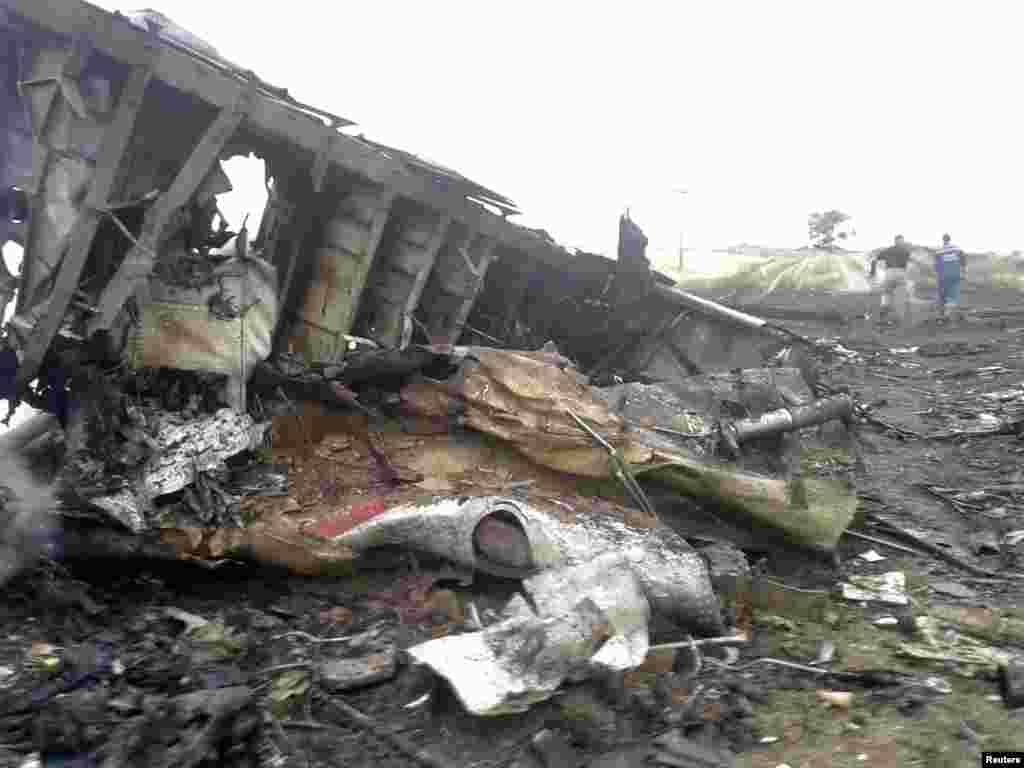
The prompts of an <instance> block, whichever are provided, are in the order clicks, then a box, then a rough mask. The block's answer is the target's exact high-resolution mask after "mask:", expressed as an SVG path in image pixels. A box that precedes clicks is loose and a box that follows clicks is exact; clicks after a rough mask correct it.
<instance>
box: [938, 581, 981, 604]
mask: <svg viewBox="0 0 1024 768" xmlns="http://www.w3.org/2000/svg"><path fill="white" fill-rule="evenodd" d="M928 587H929V588H930V589H931V590H932V591H933V592H937V593H939V594H940V595H946V596H947V597H956V598H959V599H961V600H970V599H973V598H976V597H977V596H978V593H977V592H975V591H974V590H973V589H971V588H970V587H965V586H964V585H963V584H957V583H956V582H955V581H937V582H934V583H931V584H929V585H928Z"/></svg>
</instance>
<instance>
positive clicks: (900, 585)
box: [842, 571, 910, 605]
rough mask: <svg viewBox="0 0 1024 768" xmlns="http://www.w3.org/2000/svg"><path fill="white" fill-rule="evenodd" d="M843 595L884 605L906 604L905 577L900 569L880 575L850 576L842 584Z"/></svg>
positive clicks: (907, 600) (847, 597) (907, 599)
mask: <svg viewBox="0 0 1024 768" xmlns="http://www.w3.org/2000/svg"><path fill="white" fill-rule="evenodd" d="M842 588H843V597H844V598H845V599H847V600H856V601H863V602H870V603H884V604H886V605H907V604H909V602H910V599H909V598H908V597H907V593H906V590H907V578H906V576H905V575H904V574H903V572H902V571H890V572H888V573H883V574H881V575H880V576H851V577H850V578H849V582H847V583H844V584H843V585H842Z"/></svg>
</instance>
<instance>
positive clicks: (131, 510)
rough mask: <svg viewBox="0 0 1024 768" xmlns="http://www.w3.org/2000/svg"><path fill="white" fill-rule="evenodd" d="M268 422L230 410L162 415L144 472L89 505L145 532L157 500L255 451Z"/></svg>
mask: <svg viewBox="0 0 1024 768" xmlns="http://www.w3.org/2000/svg"><path fill="white" fill-rule="evenodd" d="M268 426H269V425H268V424H258V423H256V422H255V421H254V420H253V419H252V417H250V416H249V415H248V414H240V413H237V412H235V411H233V410H231V409H230V408H223V409H221V410H220V411H218V412H217V413H216V414H214V415H213V416H210V417H206V418H200V419H194V420H185V419H183V418H181V417H180V416H176V415H174V414H169V413H160V414H159V415H158V417H157V422H156V424H155V425H154V427H155V437H154V438H153V444H154V447H155V448H156V452H155V454H154V456H153V457H152V458H151V459H150V460H149V461H148V462H147V463H146V465H145V467H144V468H143V471H142V473H141V476H140V477H139V478H138V479H137V480H136V481H135V482H134V483H133V484H132V485H131V486H130V487H128V488H126V489H125V490H123V491H121V492H119V493H116V494H113V495H110V496H101V497H96V498H92V499H90V500H89V503H90V504H92V505H93V506H95V507H97V508H99V509H101V510H103V511H104V512H106V513H107V514H108V515H109V516H110V517H111V518H113V519H114V520H116V521H118V522H119V523H121V524H122V525H124V526H125V527H127V528H129V529H131V530H133V531H136V532H142V531H145V530H147V529H149V528H151V527H153V526H152V523H151V520H150V515H151V513H152V510H153V501H154V499H156V498H157V497H158V496H163V495H166V494H169V493H174V492H175V491H180V490H181V489H183V488H184V487H185V486H187V485H189V484H190V483H192V482H194V481H195V479H196V477H197V476H198V475H199V474H200V473H202V472H208V471H211V470H214V469H218V468H220V467H221V466H222V464H223V462H224V460H225V459H228V458H230V457H232V456H234V455H236V454H238V453H241V452H242V451H245V450H254V449H255V448H257V447H258V446H259V445H260V444H261V443H262V441H263V435H264V433H265V432H266V429H267V427H268Z"/></svg>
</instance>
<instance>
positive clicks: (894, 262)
mask: <svg viewBox="0 0 1024 768" xmlns="http://www.w3.org/2000/svg"><path fill="white" fill-rule="evenodd" d="M880 261H881V262H882V263H883V264H885V276H884V277H883V278H882V285H881V288H880V290H881V291H882V302H881V304H882V307H881V311H880V312H879V320H881V321H883V322H884V321H885V320H887V319H888V317H889V314H890V312H891V311H892V309H893V305H895V306H896V310H897V312H899V315H900V320H901V322H902V321H906V319H907V318H908V317H909V316H910V292H909V291H908V290H907V265H908V264H909V263H910V248H909V247H908V246H907V244H906V241H904V239H903V235H896V239H895V240H894V241H893V244H892V245H890V246H889V247H888V248H886V249H885V250H883V251H880V252H879V253H877V254H875V256H874V258H873V259H871V276H872V277H874V276H875V271H876V270H877V268H878V262H880Z"/></svg>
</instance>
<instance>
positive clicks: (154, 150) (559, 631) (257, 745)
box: [0, 0, 1024, 768]
mask: <svg viewBox="0 0 1024 768" xmlns="http://www.w3.org/2000/svg"><path fill="white" fill-rule="evenodd" d="M0 59H2V60H3V63H4V66H3V68H2V69H0V72H2V78H3V82H2V83H0V86H2V89H3V90H2V91H0V94H2V98H3V100H4V111H3V114H4V118H3V119H4V122H3V126H2V128H3V130H2V135H3V140H4V142H5V144H4V145H3V153H2V154H0V159H2V163H0V165H2V167H0V195H2V196H3V199H2V202H3V203H4V204H3V205H2V206H0V213H2V214H3V216H2V217H0V226H2V227H3V229H2V230H0V244H3V243H6V242H10V241H13V242H15V243H17V244H19V245H20V246H21V247H22V249H23V253H24V256H23V260H22V263H21V266H20V268H19V270H18V274H12V273H10V272H8V268H7V267H6V266H5V267H3V270H2V274H0V305H2V306H3V307H5V308H6V307H7V306H8V305H11V309H12V313H11V316H10V319H9V320H8V322H7V323H6V325H5V326H4V328H3V336H2V340H0V360H2V362H3V365H2V367H0V372H2V375H0V382H2V384H3V387H4V391H3V397H4V399H6V400H7V401H8V403H9V409H10V410H9V413H8V417H10V416H11V415H13V414H14V413H15V412H16V411H17V409H18V408H19V406H21V405H27V406H30V407H31V408H33V409H35V411H36V413H35V414H34V415H32V416H31V418H29V419H28V420H27V421H24V422H22V423H19V424H18V425H17V426H14V427H13V428H11V429H10V430H8V431H6V432H4V433H3V434H2V435H0V473H2V474H0V488H2V490H3V494H2V497H0V504H2V514H3V533H2V536H0V588H2V589H3V590H4V598H5V599H4V600H3V601H2V602H0V611H2V614H0V615H2V622H0V765H11V766H19V767H21V768H27V767H28V766H102V767H103V768H114V767H115V766H172V765H173V766H176V768H179V767H180V768H187V767H188V766H197V767H199V766H215V765H217V766H221V765H223V766H239V767H240V768H241V767H242V766H252V767H256V766H259V767H261V768H262V767H263V766H309V767H312V766H321V765H322V766H332V765H344V766H363V765H365V766H369V765H374V766H452V768H499V767H501V768H505V767H511V766H517V767H518V768H538V767H540V768H563V767H564V766H588V768H626V767H632V766H637V767H639V766H681V767H682V768H688V767H689V766H702V767H709V766H733V765H746V766H759V767H760V766H780V765H783V764H785V765H791V766H799V765H802V766H815V765H822V766H824V765H838V766H842V765H847V764H848V765H862V764H867V765H893V766H895V765H905V764H908V763H911V764H918V765H933V764H937V765H961V764H962V765H975V764H977V761H978V759H979V757H980V754H981V753H982V752H983V751H992V750H999V749H1013V748H1015V747H1016V748H1022V747H1024V742H1022V741H1021V740H1020V737H1019V735H1018V731H1019V717H1020V715H1021V713H1022V712H1024V657H1022V656H1021V655H1020V654H1021V653H1022V650H1021V649H1022V647H1024V612H1022V611H1020V610H1019V609H1018V608H1017V605H1018V604H1019V602H1020V596H1021V592H1022V590H1021V586H1022V584H1024V564H1022V562H1021V560H1022V557H1021V556H1022V554H1024V549H1022V548H1024V506H1022V505H1024V476H1022V475H1021V471H1020V470H1019V469H1018V465H1019V461H1018V456H1019V454H1020V453H1021V452H1024V442H1021V436H1022V435H1024V377H1022V371H1024V367H1022V365H1021V363H1020V362H1019V361H1020V360H1021V359H1024V335H1022V334H1024V318H1022V317H1021V316H1020V315H1019V313H1018V312H1017V310H1016V301H1017V299H1016V297H1015V296H1008V295H1004V294H1001V293H1000V292H998V291H995V290H986V289H985V287H984V286H978V285H971V286H968V288H967V289H966V290H965V300H966V303H967V305H968V311H967V313H966V319H965V320H964V322H963V323H962V324H961V325H959V326H956V327H947V326H939V325H937V324H935V323H934V322H933V321H932V320H931V319H930V318H924V319H920V318H919V321H918V322H917V323H916V324H915V325H913V326H911V327H906V328H875V327H873V326H870V325H868V324H867V323H866V322H865V321H864V320H863V307H862V306H859V305H858V304H857V301H861V302H863V298H860V299H855V298H851V297H848V296H847V297H843V296H834V295H810V294H808V295H802V294H801V295H794V296H790V297H787V300H785V301H782V302H781V304H777V305H773V306H767V305H765V304H764V303H763V302H762V303H761V304H743V303H742V302H741V301H739V300H738V299H736V298H735V297H733V298H732V299H730V300H729V301H726V300H725V299H721V298H720V297H719V298H718V299H717V300H716V297H709V296H699V295H696V294H694V293H688V292H685V291H683V290H680V289H679V288H678V287H677V286H676V285H675V284H674V283H673V281H672V280H670V279H668V278H667V277H665V276H664V275H661V274H659V273H658V272H656V271H654V270H652V268H651V265H650V262H649V260H648V259H647V256H646V242H647V241H646V237H645V236H644V234H643V232H642V230H641V229H640V227H639V226H638V225H637V224H636V223H635V222H633V221H632V220H631V219H630V218H629V216H628V214H627V215H624V216H623V217H622V218H621V220H620V231H619V252H618V254H617V259H608V258H605V257H602V256H599V255H596V254H588V253H583V252H579V251H576V252H570V251H567V250H565V249H564V248H562V247H560V246H558V245H557V244H555V243H554V242H553V241H552V240H551V238H550V237H548V236H547V234H546V233H544V232H543V231H542V230H530V229H526V228H524V227H521V226H519V225H517V224H515V223H514V221H513V220H512V217H514V216H515V215H516V214H517V213H518V210H517V208H516V206H515V205H514V203H512V202H511V201H510V200H508V199H507V198H505V197H503V196H502V195H500V194H498V193H496V192H494V191H492V190H489V189H488V188H486V187H484V186H482V185H480V184H478V183H476V182H473V181H471V180H469V179H467V178H466V177H464V176H462V175H461V174H459V173H458V172H456V171H453V170H451V169H447V168H443V167H440V166H437V165H435V164H432V163H427V162H426V161H423V160H421V159H420V158H418V157H416V156H415V155H412V154H410V153H408V152H406V151H403V150H399V149H396V148H392V147H387V146H384V145H381V144H378V143H375V142H373V141H370V140H368V139H366V138H364V137H362V136H359V137H356V136H354V135H351V134H350V133H346V132H345V130H346V129H348V128H350V127H351V126H352V123H351V121H348V120H346V119H344V118H341V117H338V116H336V115H331V114H328V113H327V112H325V111H323V110H320V109H318V108H316V107H313V106H310V105H306V104H302V103H299V102H298V101H296V100H295V99H293V98H292V97H291V96H290V95H289V94H288V92H287V90H285V89H283V88H279V87H276V86H273V85H271V84H269V83H266V82H264V81H262V80H260V79H259V78H258V77H257V76H256V75H255V74H254V73H253V72H251V71H249V70H245V69H243V68H241V67H239V66H237V65H235V64H233V63H231V62H229V61H227V60H225V59H223V58H222V57H221V56H220V54H219V53H218V52H217V50H216V48H215V47H214V46H212V45H211V44H209V43H207V42H204V41H202V40H200V39H198V38H196V37H195V36H194V35H192V34H191V33H189V32H188V31H187V30H184V29H181V28H180V27H178V26H177V25H175V24H174V22H173V21H171V20H170V19H168V18H167V17H165V16H163V15H162V14H160V13H158V12H155V11H142V12H139V13H134V14H128V15H121V14H109V13H107V12H105V11H102V10H100V9H98V8H95V7H93V6H91V5H89V4H88V3H85V2H79V0H68V2H65V3H62V4H59V5H58V4H50V3H37V2H33V1H32V0H0ZM171 115H173V126H174V129H173V130H170V129H169V128H168V124H169V116H171ZM250 155H255V156H256V157H258V158H260V159H261V160H262V161H263V162H264V164H265V168H266V192H267V196H268V203H267V206H266V209H265V210H264V211H263V214H262V218H261V219H260V220H259V221H258V222H256V221H254V222H253V224H252V226H253V229H252V232H251V233H250V230H249V223H248V221H241V222H228V221H227V220H226V219H225V218H224V216H223V214H222V213H221V212H220V209H219V207H218V203H217V199H218V196H219V195H222V194H224V193H226V192H227V191H229V190H230V189H231V187H232V185H231V181H230V179H229V178H228V175H227V173H226V172H225V170H224V163H225V162H227V161H228V160H229V159H230V158H233V157H237V156H250ZM777 297H778V293H776V294H773V300H776V301H777V300H778V299H777ZM764 317H771V318H773V320H772V321H768V320H765V319H763V318H764ZM1016 323H1020V324H1021V326H1022V327H1016V326H1015V324H1016ZM1015 740H1016V743H1014V741H1015Z"/></svg>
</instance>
